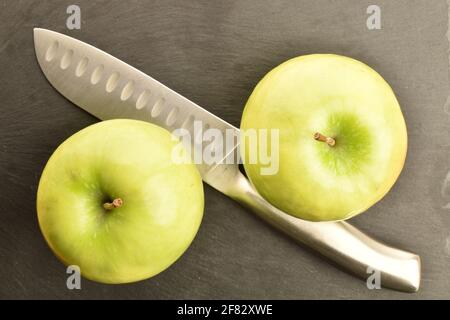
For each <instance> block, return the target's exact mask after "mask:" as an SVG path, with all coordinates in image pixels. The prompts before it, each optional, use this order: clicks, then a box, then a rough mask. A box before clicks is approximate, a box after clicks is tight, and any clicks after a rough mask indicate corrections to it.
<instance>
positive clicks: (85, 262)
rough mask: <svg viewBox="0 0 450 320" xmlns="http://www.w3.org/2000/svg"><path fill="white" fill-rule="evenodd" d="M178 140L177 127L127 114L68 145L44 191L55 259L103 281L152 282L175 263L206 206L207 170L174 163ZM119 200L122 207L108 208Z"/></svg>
mask: <svg viewBox="0 0 450 320" xmlns="http://www.w3.org/2000/svg"><path fill="white" fill-rule="evenodd" d="M175 145H176V141H174V140H172V138H171V134H170V132H168V131H166V130H164V129H162V128H160V127H158V126H155V125H152V124H150V123H147V122H143V121H137V120H124V119H120V120H109V121H103V122H99V123H97V124H94V125H92V126H89V127H87V128H85V129H83V130H81V131H79V132H78V133H76V134H74V135H73V136H71V137H70V138H68V139H67V140H66V141H65V142H64V143H62V144H61V145H60V146H59V147H58V148H57V150H56V151H55V152H54V153H53V155H52V156H51V158H50V160H49V161H48V163H47V165H46V166H45V169H44V171H43V174H42V176H41V179H40V182H39V188H38V193H37V212H38V219H39V225H40V228H41V231H42V233H43V235H44V237H45V239H46V241H47V243H48V245H49V246H50V248H51V249H52V250H53V252H54V253H55V254H56V256H57V257H59V258H60V260H62V261H63V262H64V263H65V264H66V265H78V266H79V267H80V270H81V274H82V275H83V276H84V277H86V278H88V279H91V280H94V281H98V282H103V283H126V282H133V281H138V280H142V279H146V278H149V277H151V276H154V275H156V274H158V273H159V272H161V271H163V270H164V269H166V268H167V267H169V266H170V265H171V264H172V263H174V262H175V261H176V260H177V259H178V258H179V257H180V256H181V255H182V254H183V252H184V251H185V250H186V249H187V248H188V246H189V245H190V243H191V242H192V240H193V239H194V237H195V235H196V233H197V230H198V228H199V226H200V223H201V220H202V216H203V208H204V198H203V184H202V180H201V177H200V174H199V173H198V171H197V169H196V167H195V165H193V164H192V163H191V162H190V160H189V159H188V158H186V163H183V164H176V163H173V161H172V150H173V148H174V146H175ZM183 150H184V149H183ZM185 155H186V157H188V155H187V153H186V154H185ZM116 198H120V199H122V200H123V205H122V206H121V207H117V208H114V209H112V210H105V209H104V207H103V204H104V203H105V202H110V201H112V200H113V199H116Z"/></svg>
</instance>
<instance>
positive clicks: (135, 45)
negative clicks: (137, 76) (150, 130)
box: [0, 0, 450, 299]
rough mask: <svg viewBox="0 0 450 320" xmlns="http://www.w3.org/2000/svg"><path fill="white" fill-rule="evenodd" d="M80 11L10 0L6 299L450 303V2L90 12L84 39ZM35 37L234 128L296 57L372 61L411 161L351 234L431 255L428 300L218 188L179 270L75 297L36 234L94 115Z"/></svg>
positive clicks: (168, 5)
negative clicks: (370, 283) (43, 207)
mask: <svg viewBox="0 0 450 320" xmlns="http://www.w3.org/2000/svg"><path fill="white" fill-rule="evenodd" d="M70 4H73V2H72V1H58V2H56V1H37V0H32V1H30V0H28V1H13V0H0V111H1V112H0V182H1V184H0V298H3V299H10V298H64V299H78V298H99V299H103V298H125V299H128V298H137V299H141V298H151V299H167V298H206V299H208V298H258V299H282V298H286V299H306V298H309V299H322V298H330V299H336V298H339V299H350V298H369V299H392V298H399V299H417V298H427V299H430V298H450V281H449V276H448V274H447V272H448V270H449V266H450V230H449V229H450V228H449V226H450V213H449V208H450V206H448V208H446V206H447V204H448V203H449V202H450V188H448V190H447V182H449V181H450V175H449V176H448V177H447V174H448V172H449V168H450V157H449V151H450V140H449V134H450V131H449V129H450V126H449V124H450V119H449V113H448V109H447V108H446V107H445V102H446V99H447V96H448V94H449V81H448V70H449V67H448V61H449V58H448V46H449V45H448V44H449V41H448V39H447V37H446V32H447V26H448V5H447V3H446V1H440V0H434V1H407V0H399V1H387V0H386V1H381V0H377V1H357V0H354V1H350V0H343V1H332V0H319V1H304V0H302V1H300V0H297V1H287V0H275V1H274V0H247V1H182V0H170V1H167V0H165V1H87V0H79V1H77V2H76V4H78V5H79V6H80V7H81V11H82V12H81V14H82V27H81V30H72V31H70V30H67V28H66V26H65V19H66V17H67V14H66V8H67V6H68V5H70ZM370 4H377V5H379V6H380V7H381V13H382V29H381V30H373V31H369V30H368V29H367V28H366V18H367V16H368V15H367V14H366V8H367V7H368V6H369V5H370ZM33 27H44V28H49V29H52V30H55V31H59V32H62V33H66V34H68V35H71V36H74V37H76V38H79V39H80V40H83V41H86V42H88V43H90V44H93V45H95V46H97V47H99V48H101V49H103V50H105V51H107V52H109V53H111V54H112V55H114V56H116V57H118V58H120V59H122V60H124V61H126V62H128V63H129V64H131V65H133V66H135V67H137V68H138V69H140V70H142V71H144V72H146V73H148V74H150V75H152V76H153V77H155V78H156V79H158V80H160V81H161V82H163V83H165V84H166V85H168V86H169V87H171V88H173V89H175V90H176V91H178V92H180V93H181V94H183V95H185V96H186V97H188V98H190V99H192V100H193V101H195V102H197V103H199V104H200V105H202V106H204V107H205V108H206V109H208V110H210V111H212V112H213V113H215V114H216V115H218V116H220V117H222V118H223V119H225V120H227V121H229V122H231V123H232V124H233V125H235V126H239V121H240V116H241V113H242V109H243V106H244V104H245V101H246V99H247V98H248V96H249V94H250V92H251V90H252V87H253V86H254V85H255V84H256V83H257V81H258V79H260V78H261V77H262V76H263V75H264V74H265V73H266V72H267V71H269V70H270V69H271V68H273V67H274V66H276V65H277V64H279V63H281V62H282V61H284V60H286V59H288V58H291V57H294V56H297V55H301V54H307V53H314V52H334V53H338V54H344V55H348V56H352V57H354V58H357V59H360V60H362V61H364V62H366V63H368V64H369V65H371V66H372V67H373V68H375V69H376V70H378V71H379V72H380V73H381V74H382V75H383V76H384V77H385V79H386V80H387V81H388V82H389V83H390V84H391V85H392V87H393V88H394V91H395V92H396V94H397V96H398V99H399V101H400V104H401V105H402V108H403V112H404V115H405V117H406V122H407V125H408V130H409V153H408V158H407V162H406V167H405V169H404V171H403V173H402V175H401V177H400V179H399V180H398V182H397V184H396V185H395V187H394V188H393V190H392V191H391V192H390V193H389V194H388V195H387V196H386V197H385V198H384V199H383V200H382V201H381V202H379V203H378V204H377V205H375V206H374V207H373V208H371V209H370V210H369V212H367V213H366V214H363V215H361V216H359V217H357V218H354V219H352V223H354V224H355V225H357V226H358V227H360V228H361V229H363V230H365V231H367V232H368V233H370V234H371V235H373V236H374V237H377V238H379V239H381V240H383V241H385V242H387V243H389V244H392V245H395V246H398V247H400V248H402V249H407V250H410V251H413V252H416V253H418V254H420V255H421V257H422V260H423V271H422V288H421V290H420V292H419V293H417V294H405V293H399V292H395V291H391V290H387V289H383V290H377V291H370V290H368V289H367V288H366V286H365V283H364V282H362V281H361V280H359V279H356V278H354V277H353V276H351V275H348V274H347V273H345V272H343V271H341V270H339V269H337V268H336V267H334V266H333V265H330V264H329V263H328V262H327V261H325V260H323V259H322V258H321V257H319V256H317V255H316V254H314V253H313V252H311V251H309V250H306V249H305V248H302V247H300V246H298V245H297V244H295V243H294V242H293V241H291V240H290V239H288V238H286V237H285V236H283V235H282V234H280V233H278V232H276V231H274V230H272V229H271V228H270V227H268V226H266V225H265V224H264V223H263V222H261V221H259V220H258V219H257V218H255V217H254V216H253V215H252V214H251V213H249V212H247V211H246V210H245V209H243V208H241V207H240V206H239V205H238V204H236V203H234V202H233V201H231V200H229V199H228V198H226V197H225V196H223V195H222V194H220V193H218V192H216V191H215V190H213V189H212V188H210V187H208V186H205V196H206V209H205V216H204V221H203V224H202V226H201V229H200V231H199V233H198V236H197V238H196V239H195V241H194V243H193V244H192V246H191V247H190V248H189V250H188V251H187V253H186V254H185V255H184V256H183V257H182V258H181V259H180V260H179V261H178V262H177V263H176V264H175V265H173V266H172V267H171V268H170V269H168V270H167V271H165V272H163V273H162V274H160V275H158V276H156V277H154V278H152V279H150V280H147V281H142V282H139V283H135V284H129V285H121V286H112V285H102V284H97V283H93V282H90V281H88V280H85V279H83V280H82V290H79V291H69V290H67V289H66V286H65V281H66V274H65V267H64V266H63V265H62V264H61V263H60V262H59V261H58V260H57V259H56V258H55V257H54V256H53V254H52V253H51V252H50V250H49V249H48V247H47V246H46V244H45V242H44V240H43V237H42V236H41V234H40V231H39V229H38V224H37V218H36V211H35V195H36V187H37V184H38V181H39V176H40V173H41V171H42V169H43V167H44V165H45V163H46V161H47V159H48V157H49V156H50V154H51V153H52V151H53V150H54V149H55V148H56V147H57V146H58V145H59V144H60V143H61V142H62V141H64V140H65V139H66V138H67V137H69V136H70V135H71V134H73V133H74V132H76V131H78V130H80V129H82V128H84V127H86V126H88V125H89V124H92V123H94V122H95V121H96V119H94V118H93V117H92V116H90V115H89V114H87V113H85V112H84V111H82V110H81V109H78V108H77V107H75V106H74V105H73V104H71V103H70V102H68V101H67V100H66V99H65V98H64V97H62V96H61V95H59V94H58V93H57V92H56V91H55V90H54V89H53V88H52V87H51V86H50V85H49V84H48V82H47V81H46V79H45V78H44V76H43V74H42V73H41V71H40V69H39V67H38V64H37V62H36V59H35V55H34V48H33V38H32V28H33ZM449 185H450V184H449Z"/></svg>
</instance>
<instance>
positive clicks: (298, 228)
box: [34, 28, 420, 292]
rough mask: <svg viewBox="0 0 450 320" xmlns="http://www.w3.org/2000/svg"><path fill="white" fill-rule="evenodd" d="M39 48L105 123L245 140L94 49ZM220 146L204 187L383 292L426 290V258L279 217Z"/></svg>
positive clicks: (62, 87) (52, 39)
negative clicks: (377, 280)
mask: <svg viewBox="0 0 450 320" xmlns="http://www.w3.org/2000/svg"><path fill="white" fill-rule="evenodd" d="M34 44H35V51H36V57H37V60H38V63H39V65H40V67H41V69H42V71H43V73H44V74H45V76H46V77H47V79H48V81H49V82H50V83H51V84H52V85H53V87H54V88H55V89H56V90H58V91H59V92H60V93H61V94H62V95H63V96H65V97H66V98H67V99H69V100H70V101H72V102H73V103H74V104H76V105H78V106H79V107H81V108H83V109H84V110H86V111H87V112H89V113H91V114H93V115H94V116H96V117H97V118H99V119H101V120H107V119H115V118H129V119H139V120H144V121H148V122H151V123H154V124H157V125H159V126H161V127H164V128H165V129H167V130H169V131H173V130H175V129H177V128H184V129H185V130H187V131H188V132H190V133H191V134H195V133H196V130H194V127H195V125H194V123H198V124H200V125H201V127H202V129H203V130H206V129H208V128H215V129H218V130H220V132H222V134H223V136H225V135H226V132H227V131H230V130H231V131H232V132H234V134H235V135H236V136H237V135H238V134H239V130H238V129H237V128H235V127H233V126H232V125H230V124H228V123H227V122H225V121H223V120H221V119H220V118H218V117H216V116H215V115H213V114H212V113H210V112H208V111H207V110H205V109H203V108H201V107H200V106H198V105H197V104H195V103H193V102H192V101H189V100H188V99H186V98H184V97H183V96H181V95H180V94H178V93H176V92H175V91H173V90H171V89H170V88H168V87H166V86H164V85H163V84H161V83H160V82H158V81H156V80H155V79H153V78H151V77H150V76H148V75H146V74H144V73H142V72H141V71H139V70H137V69H135V68H134V67H132V66H130V65H128V64H126V63H125V62H123V61H121V60H119V59H117V58H115V57H113V56H111V55H109V54H108V53H106V52H103V51H101V50H99V49H97V48H95V47H94V46H91V45H89V44H86V43H84V42H82V41H79V40H76V39H74V38H72V37H69V36H66V35H63V34H60V33H57V32H54V31H50V30H46V29H40V28H35V29H34ZM194 141H195V139H194ZM200 145H201V148H203V147H205V146H204V144H200ZM195 147H196V146H194V145H193V146H192V150H193V149H194V148H195ZM213 147H214V148H222V149H223V150H224V151H225V150H226V151H227V152H225V153H224V154H225V156H224V159H223V160H222V161H220V162H218V163H213V164H205V163H198V164H197V167H198V169H199V171H200V173H201V175H202V178H203V180H204V181H205V182H206V183H208V184H209V185H211V186H212V187H213V188H215V189H217V190H219V191H220V192H222V193H224V194H226V195H227V196H229V197H231V198H233V199H234V200H236V201H238V202H240V203H241V204H242V205H244V206H246V207H248V208H250V209H251V210H252V211H253V212H254V213H256V214H257V215H258V216H259V217H261V218H262V219H263V220H265V221H266V222H268V223H269V224H271V225H272V226H274V227H276V228H278V229H279V230H281V231H283V232H284V233H286V234H288V235H289V236H291V237H292V238H293V239H295V240H296V241H298V242H300V243H302V244H305V245H307V246H309V247H311V248H313V249H315V250H316V251H318V252H320V253H321V254H322V255H324V256H326V257H327V258H329V259H331V260H333V261H334V262H336V263H337V264H339V265H340V266H341V267H343V268H345V269H346V270H347V271H350V272H351V273H353V274H355V275H357V276H358V277H360V278H362V279H368V277H369V276H370V275H371V274H373V273H375V272H379V274H380V276H381V285H382V286H383V287H388V288H393V289H397V290H401V291H405V292H415V291H417V290H418V289H419V286H420V258H419V256H418V255H415V254H413V253H409V252H406V251H402V250H399V249H396V248H393V247H390V246H387V245H384V244H382V243H380V242H378V241H376V240H374V239H372V238H370V237H369V236H367V235H365V234H364V233H362V232H361V231H359V230H358V229H356V228H355V227H353V226H351V225H350V224H349V223H347V222H309V221H304V220H301V219H298V218H295V217H292V216H290V215H288V214H286V213H284V212H282V211H280V210H278V209H277V208H275V207H274V206H272V205H270V204H269V203H268V202H267V201H266V200H265V199H263V198H262V197H261V196H260V195H259V194H258V193H257V191H256V190H255V188H254V187H253V186H252V185H251V184H250V182H249V181H248V179H247V178H246V177H245V176H244V175H243V174H242V173H241V172H240V171H239V168H238V165H237V163H236V154H237V152H236V151H237V150H238V139H235V141H234V145H233V147H232V148H229V147H228V148H226V149H225V145H224V144H220V145H215V146H213ZM228 160H230V161H228Z"/></svg>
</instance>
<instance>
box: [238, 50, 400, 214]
mask: <svg viewBox="0 0 450 320" xmlns="http://www.w3.org/2000/svg"><path fill="white" fill-rule="evenodd" d="M241 129H242V130H243V132H245V131H246V130H249V129H254V130H256V131H258V130H260V129H267V130H271V129H278V130H279V131H278V133H279V144H278V148H279V168H278V171H277V172H276V173H275V174H272V175H263V174H261V168H262V167H263V164H262V163H261V162H260V161H255V162H254V163H250V162H249V161H248V159H249V153H250V152H252V151H251V150H252V149H251V148H250V144H249V143H248V142H246V141H243V142H246V143H243V146H244V147H243V150H242V151H241V152H242V154H243V157H244V167H245V171H246V172H247V174H248V176H249V179H250V180H251V182H252V183H253V185H254V186H255V187H256V189H257V190H258V191H259V193H260V194H261V195H262V196H263V197H265V198H266V199H267V200H268V201H269V202H271V203H272V204H273V205H274V206H276V207H277V208H279V209H281V210H283V211H285V212H287V213H289V214H291V215H293V216H296V217H299V218H302V219H306V220H311V221H330V220H343V219H348V218H350V217H352V216H355V215H356V214H359V213H361V212H363V211H365V210H366V209H368V208H369V207H370V206H372V205H373V204H374V203H376V202H377V201H379V200H380V199H381V198H382V197H383V196H384V195H385V194H386V193H387V192H388V191H389V190H390V188H391V187H392V186H393V184H394V183H395V181H396V180H397V178H398V176H399V174H400V172H401V170H402V168H403V165H404V162H405V157H406V149H407V133H406V126H405V121H404V119H403V115H402V112H401V110H400V106H399V104H398V102H397V99H396V97H395V95H394V93H393V92H392V89H391V88H390V86H389V85H388V84H387V83H386V81H385V80H384V79H383V78H382V77H381V76H380V75H379V74H378V73H377V72H375V71H374V70H373V69H371V68H370V67H368V66H367V65H365V64H363V63H362V62H359V61H357V60H354V59H351V58H348V57H343V56H338V55H331V54H313V55H306V56H300V57H297V58H294V59H291V60H289V61H287V62H285V63H283V64H281V65H280V66H278V67H276V68H275V69H273V70H272V71H270V72H269V73H268V74H267V75H266V76H265V77H264V78H263V79H262V80H261V81H260V82H259V84H258V85H257V86H256V88H255V89H254V91H253V93H252V94H251V96H250V98H249V100H248V102H247V104H246V106H245V110H244V114H243V118H242V122H241ZM243 137H244V139H245V135H243ZM247 139H248V137H247ZM259 143H260V141H258V144H259ZM256 149H258V146H257V147H256Z"/></svg>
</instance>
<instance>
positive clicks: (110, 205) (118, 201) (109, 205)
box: [103, 198, 123, 210]
mask: <svg viewBox="0 0 450 320" xmlns="http://www.w3.org/2000/svg"><path fill="white" fill-rule="evenodd" d="M122 204H123V201H122V199H120V198H117V199H114V200H113V202H105V203H104V204H103V208H105V209H106V210H112V209H114V208H119V207H120V206H122Z"/></svg>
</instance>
